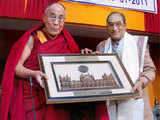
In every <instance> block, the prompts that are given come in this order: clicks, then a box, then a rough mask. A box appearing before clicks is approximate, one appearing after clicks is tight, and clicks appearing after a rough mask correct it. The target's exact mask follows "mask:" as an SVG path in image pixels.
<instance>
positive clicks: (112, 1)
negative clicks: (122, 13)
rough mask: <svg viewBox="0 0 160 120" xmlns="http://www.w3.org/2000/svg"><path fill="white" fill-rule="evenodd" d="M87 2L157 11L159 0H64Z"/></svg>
mask: <svg viewBox="0 0 160 120" xmlns="http://www.w3.org/2000/svg"><path fill="white" fill-rule="evenodd" d="M64 1H70V2H79V3H85V4H95V5H102V6H108V7H115V8H122V9H132V10H137V11H144V12H151V13H157V0H64Z"/></svg>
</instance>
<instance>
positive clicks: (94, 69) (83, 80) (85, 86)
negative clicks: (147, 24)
mask: <svg viewBox="0 0 160 120" xmlns="http://www.w3.org/2000/svg"><path fill="white" fill-rule="evenodd" d="M38 57H39V65H40V68H41V71H43V72H44V73H45V74H46V75H47V76H48V80H43V83H44V86H45V88H44V89H45V95H46V101H47V104H59V103H73V102H90V101H105V100H115V99H126V98H129V97H135V96H137V95H138V93H137V92H133V91H132V88H133V82H132V80H131V78H130V77H129V75H128V73H127V71H126V69H125V67H124V66H123V64H122V62H121V60H120V59H119V57H118V56H117V55H116V54H99V55H81V54H67V55H60V54H59V55H55V54H54V55H52V54H40V55H39V56H38Z"/></svg>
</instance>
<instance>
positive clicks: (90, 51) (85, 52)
mask: <svg viewBox="0 0 160 120" xmlns="http://www.w3.org/2000/svg"><path fill="white" fill-rule="evenodd" d="M92 53H93V51H92V50H91V49H88V48H84V49H82V50H81V54H92Z"/></svg>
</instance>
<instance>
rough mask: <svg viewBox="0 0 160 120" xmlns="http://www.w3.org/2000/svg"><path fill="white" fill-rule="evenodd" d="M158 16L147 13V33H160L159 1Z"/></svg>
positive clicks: (159, 0) (159, 1)
mask: <svg viewBox="0 0 160 120" xmlns="http://www.w3.org/2000/svg"><path fill="white" fill-rule="evenodd" d="M157 10H158V13H157V14H153V13H145V30H146V32H152V33H160V0H157Z"/></svg>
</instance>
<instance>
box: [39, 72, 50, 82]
mask: <svg viewBox="0 0 160 120" xmlns="http://www.w3.org/2000/svg"><path fill="white" fill-rule="evenodd" d="M40 75H41V77H42V78H44V79H46V80H48V77H47V75H46V74H44V73H43V72H41V73H40Z"/></svg>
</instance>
